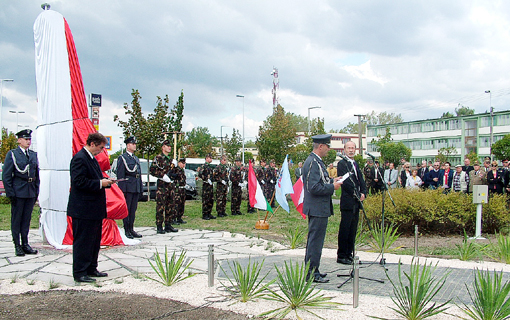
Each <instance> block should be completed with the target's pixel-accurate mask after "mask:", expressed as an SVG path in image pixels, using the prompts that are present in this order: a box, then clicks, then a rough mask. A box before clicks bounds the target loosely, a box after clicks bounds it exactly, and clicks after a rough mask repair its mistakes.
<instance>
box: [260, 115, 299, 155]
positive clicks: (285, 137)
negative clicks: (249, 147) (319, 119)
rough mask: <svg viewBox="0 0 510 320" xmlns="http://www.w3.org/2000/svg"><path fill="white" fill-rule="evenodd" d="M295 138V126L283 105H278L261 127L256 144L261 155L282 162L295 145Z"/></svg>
mask: <svg viewBox="0 0 510 320" xmlns="http://www.w3.org/2000/svg"><path fill="white" fill-rule="evenodd" d="M295 139H296V132H295V130H294V127H293V125H292V123H291V121H290V120H289V117H287V116H286V114H285V110H284V109H283V107H282V106H281V105H278V106H276V108H274V110H273V113H272V114H271V115H270V116H268V117H267V118H266V120H264V122H263V124H262V125H261V126H260V127H259V136H258V138H257V141H256V143H255V144H256V145H257V148H258V149H259V157H261V158H268V159H274V160H275V161H276V163H282V162H283V160H284V159H285V156H286V155H287V154H288V153H289V151H290V150H291V148H292V146H293V145H294V143H295V141H296V140H295Z"/></svg>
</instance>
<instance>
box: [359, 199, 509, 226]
mask: <svg viewBox="0 0 510 320" xmlns="http://www.w3.org/2000/svg"><path fill="white" fill-rule="evenodd" d="M390 192H391V196H392V197H393V200H394V201H395V205H396V206H395V207H394V206H393V204H392V202H391V200H390V198H389V196H388V195H387V194H386V199H385V219H386V222H388V223H394V224H396V225H397V226H398V227H399V229H398V230H399V232H400V233H402V234H408V235H410V234H413V233H414V225H418V227H419V231H420V233H422V234H441V235H449V234H463V230H466V232H468V233H474V231H475V226H476V224H475V223H476V222H475V220H476V204H473V198H472V195H469V194H464V193H455V192H451V193H449V194H443V192H442V190H408V189H393V190H390ZM507 199H508V198H507V196H506V195H494V196H491V197H490V199H489V203H486V204H484V205H483V209H482V232H484V233H495V232H499V231H500V230H501V229H502V228H505V227H507V226H509V225H510V212H509V206H508V203H507ZM364 206H365V211H366V214H367V217H368V219H369V220H370V223H372V224H374V223H377V224H379V223H380V222H381V208H382V194H376V195H371V196H369V197H368V198H367V199H366V200H365V201H364Z"/></svg>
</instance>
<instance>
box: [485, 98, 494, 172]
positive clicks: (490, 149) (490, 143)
mask: <svg viewBox="0 0 510 320" xmlns="http://www.w3.org/2000/svg"><path fill="white" fill-rule="evenodd" d="M485 93H488V94H489V108H490V111H491V131H490V140H489V152H490V156H491V162H492V141H493V140H492V127H493V126H494V113H493V108H492V93H491V91H490V90H485Z"/></svg>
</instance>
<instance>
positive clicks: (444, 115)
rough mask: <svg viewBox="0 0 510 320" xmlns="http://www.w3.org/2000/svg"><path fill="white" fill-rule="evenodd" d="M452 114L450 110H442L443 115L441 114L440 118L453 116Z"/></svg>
mask: <svg viewBox="0 0 510 320" xmlns="http://www.w3.org/2000/svg"><path fill="white" fill-rule="evenodd" d="M453 117H454V115H453V114H452V113H450V111H448V112H443V115H442V116H441V118H453Z"/></svg>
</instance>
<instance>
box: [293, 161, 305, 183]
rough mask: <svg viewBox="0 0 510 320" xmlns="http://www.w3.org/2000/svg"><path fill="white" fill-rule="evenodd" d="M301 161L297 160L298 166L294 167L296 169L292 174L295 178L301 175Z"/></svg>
mask: <svg viewBox="0 0 510 320" xmlns="http://www.w3.org/2000/svg"><path fill="white" fill-rule="evenodd" d="M302 171H303V162H299V163H298V167H297V168H296V170H294V174H295V175H296V180H298V179H299V177H301V175H302V174H303V172H302Z"/></svg>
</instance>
